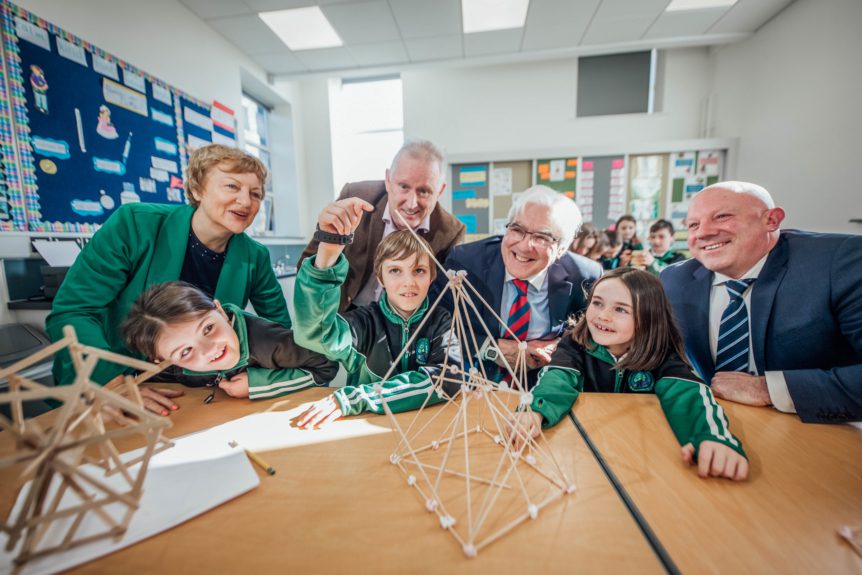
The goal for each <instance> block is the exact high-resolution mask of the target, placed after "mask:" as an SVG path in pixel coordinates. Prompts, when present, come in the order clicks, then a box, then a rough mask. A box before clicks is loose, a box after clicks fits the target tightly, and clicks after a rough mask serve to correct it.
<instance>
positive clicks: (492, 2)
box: [461, 0, 530, 34]
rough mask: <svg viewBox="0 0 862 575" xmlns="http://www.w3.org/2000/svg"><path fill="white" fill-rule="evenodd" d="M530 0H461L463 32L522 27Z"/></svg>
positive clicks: (470, 32)
mask: <svg viewBox="0 0 862 575" xmlns="http://www.w3.org/2000/svg"><path fill="white" fill-rule="evenodd" d="M529 5H530V0H461V15H462V22H463V26H464V33H465V34H472V33H474V32H489V31H491V30H507V29H510V28H523V27H524V22H525V21H526V20H527V8H528V7H529Z"/></svg>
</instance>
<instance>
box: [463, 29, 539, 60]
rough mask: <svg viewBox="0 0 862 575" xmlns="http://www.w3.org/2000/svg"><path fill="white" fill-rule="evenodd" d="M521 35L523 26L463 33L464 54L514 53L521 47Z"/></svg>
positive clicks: (522, 34)
mask: <svg viewBox="0 0 862 575" xmlns="http://www.w3.org/2000/svg"><path fill="white" fill-rule="evenodd" d="M523 36H524V29H523V28H513V29H510V30H494V31H493V32H475V33H473V34H464V54H465V55H467V56H485V55H489V54H505V53H507V52H512V53H515V52H518V51H520V49H521V39H522V38H523Z"/></svg>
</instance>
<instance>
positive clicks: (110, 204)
mask: <svg viewBox="0 0 862 575" xmlns="http://www.w3.org/2000/svg"><path fill="white" fill-rule="evenodd" d="M99 203H100V204H102V207H104V208H105V209H106V210H113V209H114V205H116V204H115V202H114V198H112V197H111V196H109V195H108V194H107V193H105V190H99Z"/></svg>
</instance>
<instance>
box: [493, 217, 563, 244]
mask: <svg viewBox="0 0 862 575" xmlns="http://www.w3.org/2000/svg"><path fill="white" fill-rule="evenodd" d="M506 233H507V234H510V235H511V236H512V238H513V239H514V240H515V241H516V242H520V241H521V240H523V239H524V238H525V237H526V236H530V245H531V246H533V247H534V248H542V249H547V248H553V247H556V245H557V244H558V243H559V241H560V238H557V237H554V236H552V235H551V234H546V233H544V232H528V231H527V230H525V229H524V228H522V227H521V226H520V224H516V223H515V222H511V223H508V224H506Z"/></svg>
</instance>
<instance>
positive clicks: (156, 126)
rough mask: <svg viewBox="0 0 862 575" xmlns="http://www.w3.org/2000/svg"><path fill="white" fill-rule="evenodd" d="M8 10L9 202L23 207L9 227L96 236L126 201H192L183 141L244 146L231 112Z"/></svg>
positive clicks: (6, 5) (1, 129)
mask: <svg viewBox="0 0 862 575" xmlns="http://www.w3.org/2000/svg"><path fill="white" fill-rule="evenodd" d="M0 12H2V13H0V18H2V36H3V44H2V46H3V70H4V72H5V74H4V78H3V82H0V83H2V84H3V89H4V90H7V91H8V93H7V94H6V96H8V97H4V98H2V100H3V101H4V103H5V104H6V105H7V106H8V107H9V108H10V109H9V110H8V111H7V113H8V116H9V117H10V118H11V120H12V121H11V126H9V125H6V126H4V124H3V123H2V122H3V121H2V118H3V116H4V115H5V114H4V110H3V109H0V133H2V136H3V148H2V151H3V152H4V159H5V156H6V152H7V146H10V145H11V149H9V150H8V151H9V152H11V153H13V154H15V155H16V158H15V161H14V162H13V163H14V164H15V166H17V167H19V168H20V172H18V173H16V174H14V176H15V181H14V182H13V181H9V188H8V190H9V193H8V194H7V195H8V196H10V197H9V198H8V200H11V201H7V204H8V205H13V204H14V205H18V204H22V205H23V210H20V212H19V211H18V210H15V211H14V213H11V214H10V215H11V216H12V217H11V218H9V219H8V220H6V221H5V222H11V225H9V224H8V223H5V222H4V223H3V224H2V225H3V228H2V229H10V228H11V229H15V230H22V231H26V230H29V231H38V232H93V231H95V230H96V229H97V228H98V226H99V225H100V224H101V223H103V222H104V221H105V220H106V219H107V218H108V217H109V216H110V215H111V214H112V213H113V212H114V211H115V210H116V209H117V208H118V207H119V206H121V205H123V204H126V203H134V202H156V203H168V204H171V203H184V202H185V196H184V193H183V177H184V176H183V174H184V170H185V168H186V165H187V153H188V149H187V146H186V144H187V140H186V139H184V137H183V135H184V134H185V133H188V134H189V138H191V137H195V138H199V140H195V143H199V142H200V143H204V142H205V143H209V142H212V141H216V140H219V142H220V143H225V144H228V145H232V146H233V145H236V139H235V135H234V134H235V129H234V128H233V126H234V124H233V115H232V112H231V111H230V110H229V109H225V110H222V109H219V108H216V106H211V105H207V104H205V103H202V102H199V101H197V100H195V99H194V98H192V97H190V96H188V95H186V94H183V93H182V92H180V91H179V90H176V89H175V88H172V87H170V86H168V85H167V84H165V83H164V82H162V81H161V80H159V79H157V78H155V77H153V76H151V75H149V74H147V73H146V72H143V71H141V70H139V69H137V68H136V67H134V66H132V65H131V64H129V63H127V62H124V61H122V60H120V59H118V58H116V57H115V56H113V55H111V54H108V53H106V52H105V51H103V50H101V49H99V48H97V47H96V46H93V45H92V44H90V43H89V42H86V41H84V40H82V39H80V38H78V37H76V36H74V35H72V34H69V33H68V32H66V31H64V30H62V29H61V28H59V27H57V26H54V25H53V24H51V23H50V22H47V21H45V20H43V19H41V18H39V17H38V16H36V15H34V14H31V13H29V12H27V11H26V10H23V9H22V8H20V7H18V6H16V5H14V4H12V3H11V2H8V0H2V1H0ZM225 108H226V107H225ZM213 110H216V112H215V115H216V116H218V118H219V120H220V121H219V122H218V124H219V125H220V126H221V127H218V126H217V125H216V122H215V121H214V120H213V116H214V112H213ZM220 114H224V116H222V115H220ZM204 128H207V129H204ZM7 132H8V133H7ZM216 134H218V135H217V136H216ZM9 135H11V136H12V137H11V138H10V137H8V136H9ZM192 147H194V146H192ZM4 166H7V163H6V162H4ZM6 171H7V172H8V169H7V170H6ZM0 211H2V210H0Z"/></svg>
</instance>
